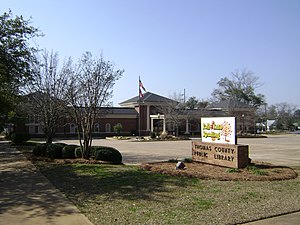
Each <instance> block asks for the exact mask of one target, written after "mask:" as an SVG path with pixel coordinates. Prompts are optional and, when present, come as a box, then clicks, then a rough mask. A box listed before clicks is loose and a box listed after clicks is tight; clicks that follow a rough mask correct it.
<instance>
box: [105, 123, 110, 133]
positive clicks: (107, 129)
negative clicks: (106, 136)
mask: <svg viewBox="0 0 300 225" xmlns="http://www.w3.org/2000/svg"><path fill="white" fill-rule="evenodd" d="M105 132H106V133H110V132H111V125H110V123H107V124H106V125H105Z"/></svg>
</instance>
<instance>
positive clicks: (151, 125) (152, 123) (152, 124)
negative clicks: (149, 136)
mask: <svg viewBox="0 0 300 225" xmlns="http://www.w3.org/2000/svg"><path fill="white" fill-rule="evenodd" d="M151 132H153V118H151Z"/></svg>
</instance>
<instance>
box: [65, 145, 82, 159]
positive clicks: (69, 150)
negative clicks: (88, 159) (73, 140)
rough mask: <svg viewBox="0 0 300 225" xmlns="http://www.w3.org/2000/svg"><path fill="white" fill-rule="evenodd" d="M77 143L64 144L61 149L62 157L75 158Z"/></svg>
mask: <svg viewBox="0 0 300 225" xmlns="http://www.w3.org/2000/svg"><path fill="white" fill-rule="evenodd" d="M77 147H78V146H77V145H66V146H64V147H63V149H62V157H63V158H64V159H75V158H76V156H75V149H76V148H77Z"/></svg>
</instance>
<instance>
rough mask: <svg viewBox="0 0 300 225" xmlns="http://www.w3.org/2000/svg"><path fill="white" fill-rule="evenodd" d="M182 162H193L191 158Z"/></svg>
mask: <svg viewBox="0 0 300 225" xmlns="http://www.w3.org/2000/svg"><path fill="white" fill-rule="evenodd" d="M183 162H185V163H192V162H193V159H192V158H185V159H184V160H183Z"/></svg>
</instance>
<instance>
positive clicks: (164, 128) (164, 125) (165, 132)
mask: <svg viewBox="0 0 300 225" xmlns="http://www.w3.org/2000/svg"><path fill="white" fill-rule="evenodd" d="M162 134H167V131H166V120H165V118H163V132H162Z"/></svg>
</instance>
